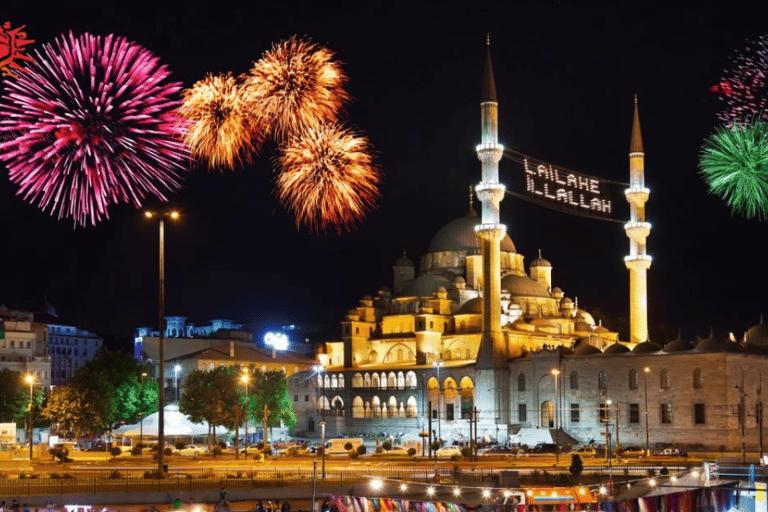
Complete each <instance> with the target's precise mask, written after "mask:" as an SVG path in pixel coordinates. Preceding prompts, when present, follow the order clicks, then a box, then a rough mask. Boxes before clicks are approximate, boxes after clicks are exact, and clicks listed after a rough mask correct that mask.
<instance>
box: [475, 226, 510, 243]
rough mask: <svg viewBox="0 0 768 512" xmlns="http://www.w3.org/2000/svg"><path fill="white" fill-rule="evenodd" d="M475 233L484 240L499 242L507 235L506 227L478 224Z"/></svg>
mask: <svg viewBox="0 0 768 512" xmlns="http://www.w3.org/2000/svg"><path fill="white" fill-rule="evenodd" d="M475 233H477V236H479V237H480V238H482V239H484V240H501V239H502V238H504V235H506V234H507V226H505V225H504V224H492V223H488V224H478V225H476V226H475Z"/></svg>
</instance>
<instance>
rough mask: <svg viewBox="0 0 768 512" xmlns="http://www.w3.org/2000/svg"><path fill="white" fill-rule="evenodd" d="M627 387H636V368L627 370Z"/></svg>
mask: <svg viewBox="0 0 768 512" xmlns="http://www.w3.org/2000/svg"><path fill="white" fill-rule="evenodd" d="M629 389H637V370H635V369H634V368H633V369H631V370H629Z"/></svg>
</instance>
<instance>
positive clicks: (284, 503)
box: [280, 500, 291, 512]
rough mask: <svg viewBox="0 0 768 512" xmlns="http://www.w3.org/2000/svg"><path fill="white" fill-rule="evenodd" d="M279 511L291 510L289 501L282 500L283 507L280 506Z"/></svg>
mask: <svg viewBox="0 0 768 512" xmlns="http://www.w3.org/2000/svg"><path fill="white" fill-rule="evenodd" d="M280 512H291V504H290V503H288V500H285V501H284V502H283V507H282V509H281V510H280Z"/></svg>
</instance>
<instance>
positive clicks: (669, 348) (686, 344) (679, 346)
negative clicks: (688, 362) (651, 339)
mask: <svg viewBox="0 0 768 512" xmlns="http://www.w3.org/2000/svg"><path fill="white" fill-rule="evenodd" d="M687 350H693V343H691V342H690V341H685V340H684V339H682V338H680V337H679V336H678V338H677V339H676V340H672V341H670V342H669V343H667V344H666V345H664V352H685V351H687Z"/></svg>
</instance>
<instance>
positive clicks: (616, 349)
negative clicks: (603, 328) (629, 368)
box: [603, 343, 631, 354]
mask: <svg viewBox="0 0 768 512" xmlns="http://www.w3.org/2000/svg"><path fill="white" fill-rule="evenodd" d="M628 352H631V350H629V347H628V346H626V345H622V344H621V343H614V344H613V345H611V346H610V347H608V348H606V349H605V351H604V352H603V353H604V354H626V353H628Z"/></svg>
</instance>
